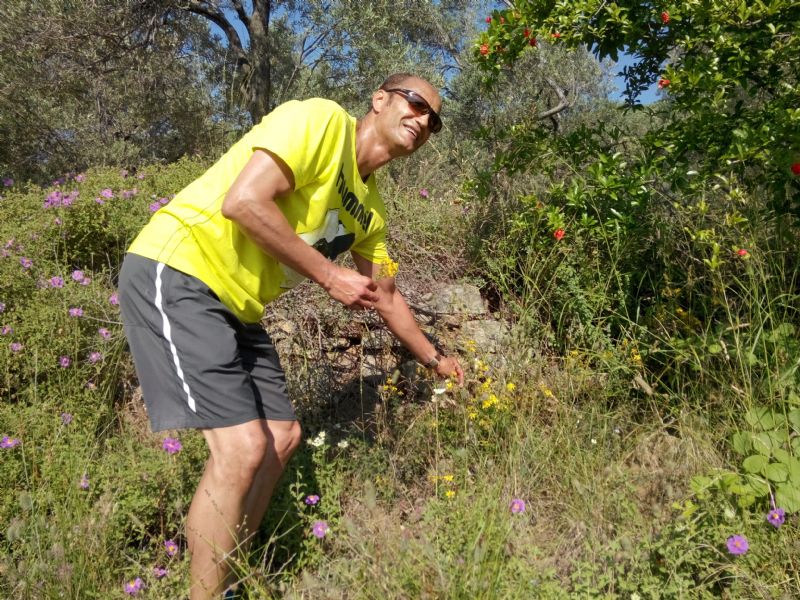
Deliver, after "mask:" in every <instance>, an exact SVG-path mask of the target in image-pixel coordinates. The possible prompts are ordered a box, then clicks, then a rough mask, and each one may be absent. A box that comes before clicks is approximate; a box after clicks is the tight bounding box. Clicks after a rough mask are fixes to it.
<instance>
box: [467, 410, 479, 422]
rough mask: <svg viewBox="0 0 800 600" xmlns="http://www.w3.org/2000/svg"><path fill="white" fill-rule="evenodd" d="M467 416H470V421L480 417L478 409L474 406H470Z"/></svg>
mask: <svg viewBox="0 0 800 600" xmlns="http://www.w3.org/2000/svg"><path fill="white" fill-rule="evenodd" d="M467 417H469V420H470V421H474V420H475V419H477V418H478V411H477V410H475V409H474V408H470V409H469V410H468V411H467Z"/></svg>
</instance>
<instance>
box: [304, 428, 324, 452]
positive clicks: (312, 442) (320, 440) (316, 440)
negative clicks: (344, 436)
mask: <svg viewBox="0 0 800 600" xmlns="http://www.w3.org/2000/svg"><path fill="white" fill-rule="evenodd" d="M324 443H325V432H324V431H320V432H319V434H318V435H317V437H315V438H314V439H313V440H308V445H309V446H314V447H315V448H319V447H320V446H322V445H323V444H324Z"/></svg>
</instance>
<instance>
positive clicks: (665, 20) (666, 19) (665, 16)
mask: <svg viewBox="0 0 800 600" xmlns="http://www.w3.org/2000/svg"><path fill="white" fill-rule="evenodd" d="M661 22H662V23H663V24H664V25H666V24H667V23H669V13H668V12H667V11H664V12H662V13H661Z"/></svg>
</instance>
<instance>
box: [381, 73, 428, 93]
mask: <svg viewBox="0 0 800 600" xmlns="http://www.w3.org/2000/svg"><path fill="white" fill-rule="evenodd" d="M407 79H420V78H419V77H417V76H416V75H414V74H413V73H394V74H392V75H389V76H388V77H387V78H386V79H384V80H383V83H382V84H381V87H380V88H378V89H381V90H385V89H388V88H396V87H399V86H400V85H402V83H403V82H404V81H405V80H407Z"/></svg>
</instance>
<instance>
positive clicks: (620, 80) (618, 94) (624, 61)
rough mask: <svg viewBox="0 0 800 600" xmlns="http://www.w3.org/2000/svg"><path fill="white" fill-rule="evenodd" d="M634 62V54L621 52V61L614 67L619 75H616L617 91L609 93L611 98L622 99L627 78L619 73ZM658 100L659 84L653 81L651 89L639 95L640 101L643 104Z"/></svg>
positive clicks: (614, 70)
mask: <svg viewBox="0 0 800 600" xmlns="http://www.w3.org/2000/svg"><path fill="white" fill-rule="evenodd" d="M633 62H634V61H633V57H632V56H630V55H628V54H625V53H624V52H623V53H622V54H620V56H619V62H618V63H617V64H616V66H615V67H614V68H613V72H614V73H617V75H616V76H615V77H614V84H615V85H616V88H617V89H616V91H615V92H612V93H611V94H609V98H612V99H614V100H621V99H622V93H623V92H624V91H625V78H624V77H622V75H619V74H618V73H622V69H624V68H625V67H627V66H629V65H632V64H633ZM656 100H658V86H657V85H656V84H655V83H653V85H651V86H650V88H649V89H647V90H645V91H644V92H642V94H641V95H640V96H639V102H641V103H642V104H652V103H653V102H655V101H656Z"/></svg>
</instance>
